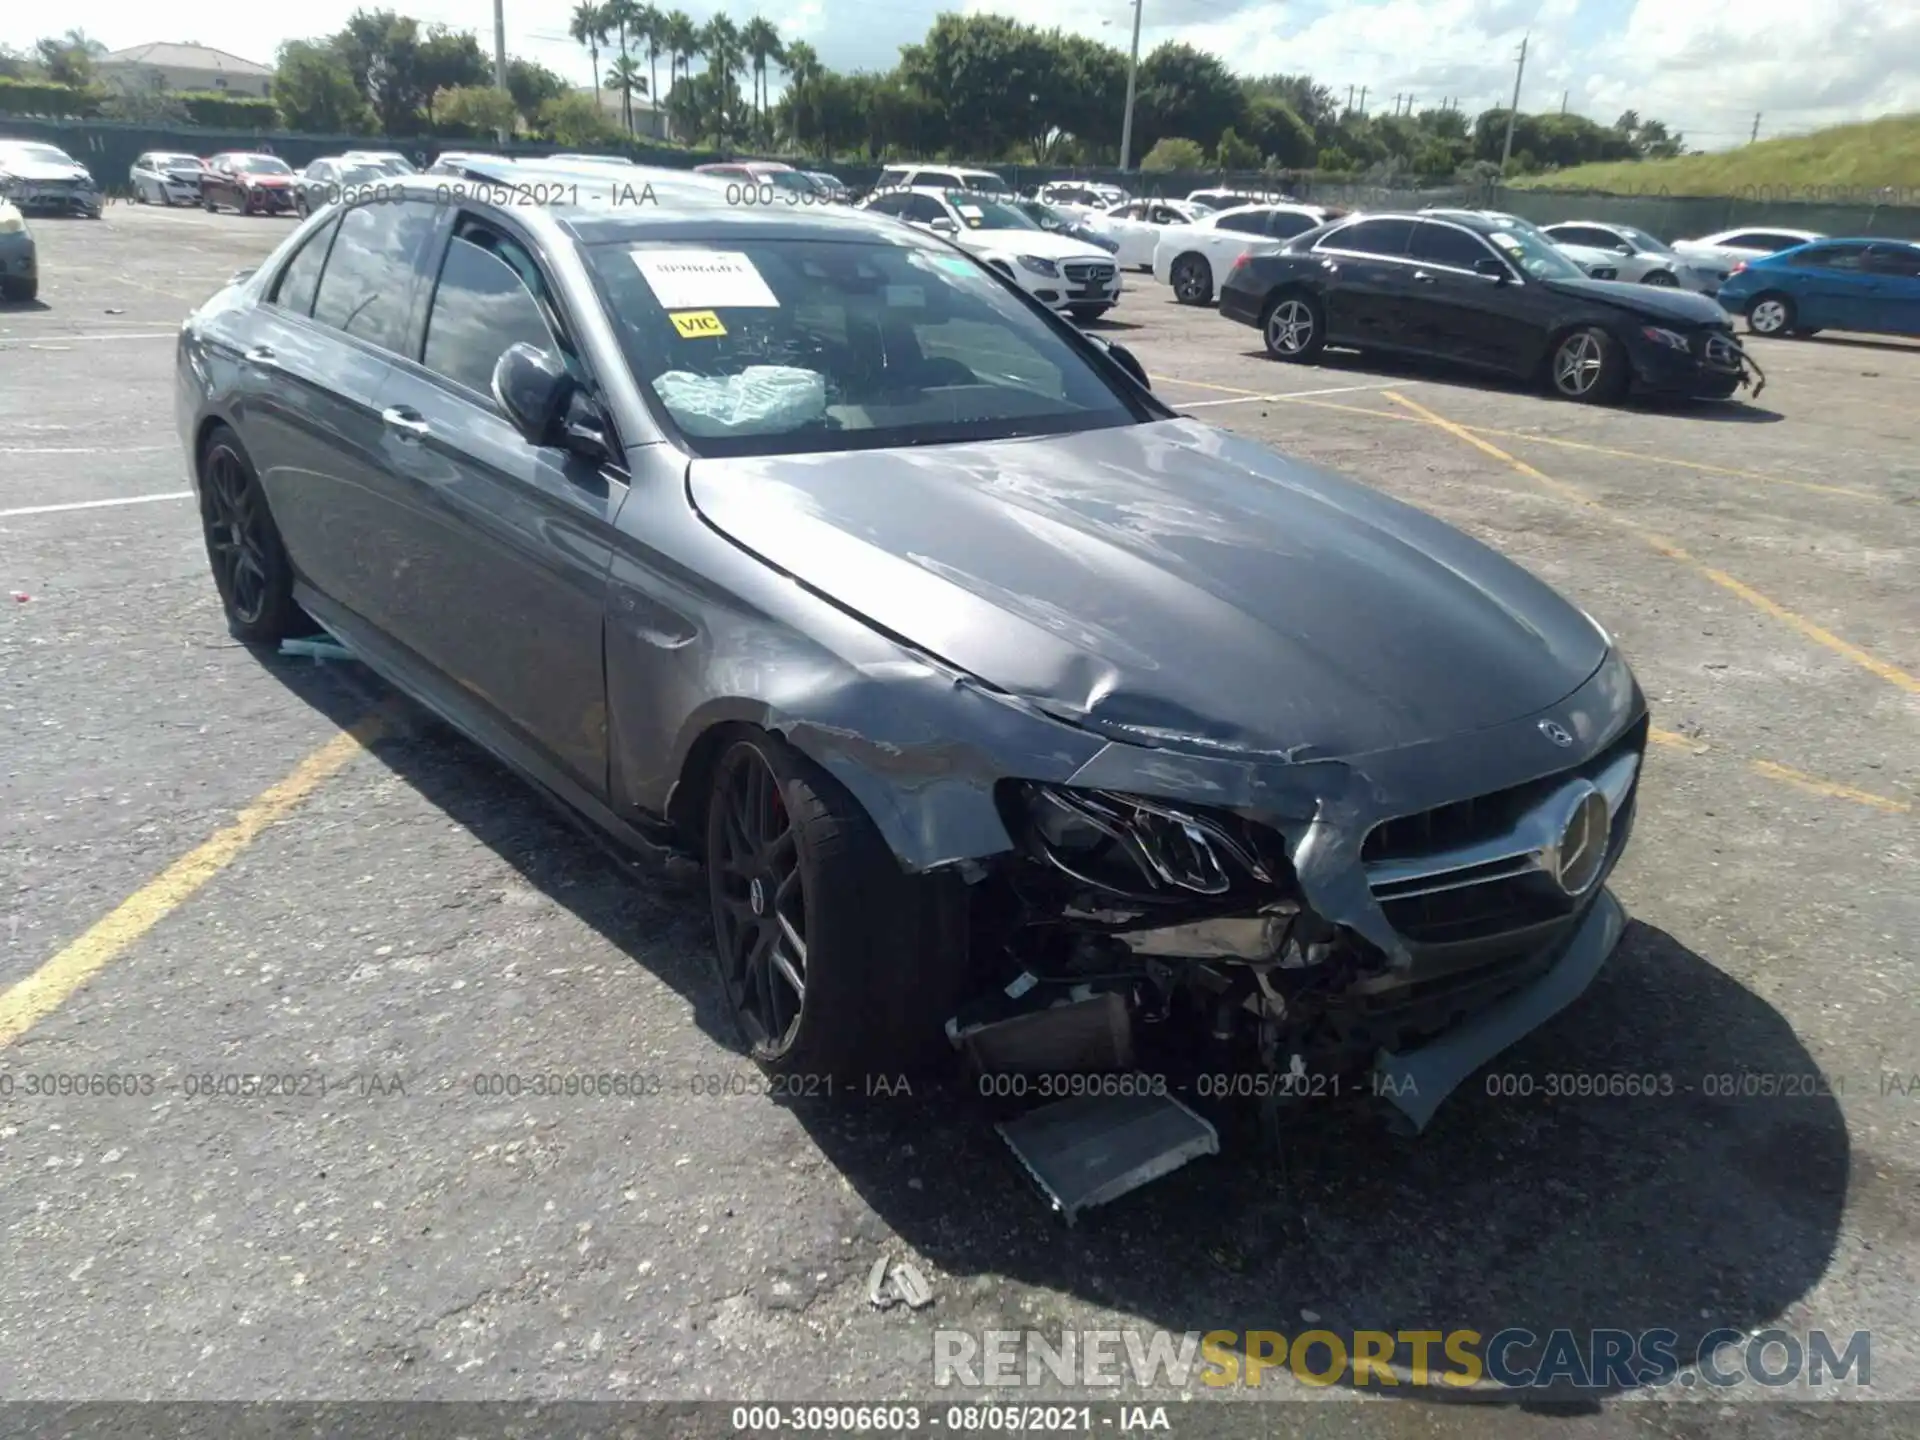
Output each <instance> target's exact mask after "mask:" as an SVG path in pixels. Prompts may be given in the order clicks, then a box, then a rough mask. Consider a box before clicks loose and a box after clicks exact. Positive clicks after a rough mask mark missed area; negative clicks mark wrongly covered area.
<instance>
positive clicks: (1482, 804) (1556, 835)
mask: <svg viewBox="0 0 1920 1440" xmlns="http://www.w3.org/2000/svg"><path fill="white" fill-rule="evenodd" d="M1644 744H1645V727H1644V726H1639V727H1636V728H1635V729H1634V730H1633V731H1631V732H1629V733H1628V734H1627V735H1625V736H1623V737H1622V738H1621V739H1620V740H1619V741H1617V742H1616V743H1615V744H1613V745H1612V746H1610V747H1608V749H1607V750H1605V751H1603V752H1602V753H1601V754H1600V755H1598V756H1596V757H1595V758H1594V759H1593V760H1591V761H1589V762H1588V763H1587V764H1585V765H1582V766H1580V767H1579V768H1577V769H1574V770H1568V771H1562V772H1560V773H1558V774H1554V775H1549V776H1546V777H1544V778H1542V779H1540V780H1536V781H1531V782H1529V783H1528V784H1525V785H1520V786H1515V787H1513V788H1512V789H1509V790H1503V791H1498V792H1496V793H1494V794H1491V795H1482V796H1476V797H1474V798H1472V799H1469V800H1463V801H1458V802H1456V803H1454V804H1451V805H1443V806H1440V807H1439V808H1437V809H1434V810H1428V811H1423V812H1421V813H1419V814H1415V815H1407V816H1401V817H1399V818H1396V819H1393V820H1388V821H1385V822H1383V823H1382V824H1380V825H1378V826H1375V827H1374V829H1373V831H1372V832H1371V833H1370V834H1369V835H1368V837H1367V841H1366V845H1365V847H1364V849H1363V850H1362V859H1363V861H1364V862H1365V865H1366V872H1367V883H1368V885H1369V886H1370V888H1371V889H1372V891H1373V895H1374V898H1375V899H1376V900H1377V901H1378V902H1379V903H1380V906H1381V908H1382V909H1383V910H1384V911H1385V912H1386V915H1387V918H1388V920H1389V921H1390V922H1391V923H1392V924H1393V927H1394V928H1395V929H1396V930H1398V931H1399V932H1400V933H1401V934H1402V935H1404V936H1406V937H1407V939H1408V940H1410V941H1413V942H1415V943H1416V944H1429V945H1444V944H1449V943H1453V942H1459V941H1467V940H1487V939H1491V938H1494V937H1497V936H1499V935H1502V934H1507V933H1510V932H1515V931H1521V930H1525V929H1527V928H1529V927H1531V926H1535V925H1540V924H1545V923H1549V922H1551V921H1553V920H1555V919H1558V918H1562V917H1564V916H1565V915H1567V914H1568V913H1569V912H1570V909H1571V908H1572V907H1574V906H1576V905H1577V904H1578V903H1579V901H1580V900H1582V899H1584V898H1585V896H1586V895H1587V894H1589V893H1591V891H1590V890H1579V891H1577V892H1569V891H1568V890H1565V889H1562V888H1561V887H1560V886H1559V885H1557V884H1556V883H1555V876H1556V875H1557V874H1559V873H1560V866H1561V862H1562V858H1563V854H1562V850H1561V845H1562V842H1563V840H1564V839H1566V837H1567V835H1568V834H1569V833H1571V832H1569V831H1568V830H1567V826H1568V825H1569V823H1570V820H1571V818H1572V815H1573V814H1574V812H1575V811H1576V810H1577V808H1578V806H1579V805H1580V804H1581V803H1582V798H1583V797H1585V796H1587V795H1589V794H1590V793H1591V792H1594V791H1597V792H1599V794H1600V795H1601V796H1602V797H1604V799H1605V801H1606V813H1607V817H1608V834H1607V839H1606V858H1607V861H1609V862H1610V861H1611V859H1612V857H1613V854H1614V852H1615V851H1617V849H1618V847H1619V845H1620V844H1621V843H1622V840H1623V838H1624V836H1625V833H1626V830H1625V827H1626V825H1627V823H1628V821H1629V820H1630V816H1631V811H1632V801H1633V795H1634V787H1635V783H1636V781H1637V780H1638V778H1639V771H1640V759H1641V752H1642V749H1643V748H1644ZM1602 868H1604V866H1603V867H1602Z"/></svg>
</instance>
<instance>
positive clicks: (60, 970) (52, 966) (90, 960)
mask: <svg viewBox="0 0 1920 1440" xmlns="http://www.w3.org/2000/svg"><path fill="white" fill-rule="evenodd" d="M384 728H385V717H383V716H380V715H372V716H369V717H367V718H366V719H364V720H362V721H361V722H360V723H359V724H357V725H355V726H354V727H353V728H352V729H351V730H348V731H345V732H343V733H342V734H339V735H336V736H334V737H333V739H331V740H329V741H328V742H327V743H326V744H324V745H322V746H321V747H320V748H319V749H318V750H315V751H314V752H313V753H312V754H310V755H308V756H307V758H306V759H304V760H302V761H301V762H300V763H299V764H298V765H296V766H294V767H293V770H292V771H291V772H290V773H289V774H288V775H287V777H286V778H285V779H284V780H281V781H280V782H279V783H278V784H276V785H273V786H271V787H270V788H268V789H266V790H264V791H262V792H261V793H260V795H259V796H258V797H256V798H255V799H254V800H253V801H252V803H250V804H249V805H248V806H247V807H246V808H245V809H244V810H242V811H241V812H240V813H239V814H238V815H237V816H235V817H234V821H233V823H232V824H231V825H228V826H226V827H225V828H224V829H221V830H217V831H215V832H214V833H213V835H212V836H210V837H209V838H208V839H207V840H206V841H205V842H204V843H202V844H201V845H199V846H198V847H197V848H195V849H193V850H190V851H188V852H187V853H186V854H185V855H182V856H181V857H180V858H179V859H178V860H176V861H174V862H173V864H171V865H169V866H168V867H167V868H166V869H165V870H162V871H161V872H160V873H159V874H158V875H156V876H154V877H153V879H151V880H149V881H148V882H147V883H146V884H145V885H142V886H141V887H140V888H139V889H138V890H136V891H134V892H133V894H131V895H129V896H128V897H127V898H126V899H125V900H123V901H121V902H120V904H119V906H118V907H116V908H115V909H114V910H113V911H112V912H111V913H110V914H108V915H107V916H106V917H105V918H104V919H101V920H100V921H98V922H96V923H95V924H94V925H93V927H92V928H91V929H89V930H88V931H87V932H86V933H85V934H84V935H82V936H80V938H79V939H77V940H75V941H74V942H73V943H72V944H71V945H69V946H67V947H66V949H64V950H62V951H61V952H60V953H59V954H58V955H55V956H54V957H53V958H52V959H51V960H49V961H47V962H46V964H44V965H42V966H41V967H40V968H39V969H38V970H35V971H34V972H33V973H32V974H31V975H29V976H27V978H26V979H24V980H22V981H20V982H19V983H18V984H16V985H14V986H12V987H10V988H9V989H7V990H6V991H5V992H3V993H0V1047H4V1046H7V1045H11V1044H12V1043H13V1042H14V1041H15V1040H18V1039H19V1038H20V1037H21V1036H22V1035H24V1034H26V1032H27V1031H29V1030H31V1029H32V1028H33V1027H34V1026H35V1025H37V1024H39V1023H40V1022H41V1021H42V1020H44V1019H46V1018H47V1016H49V1015H51V1014H52V1013H53V1012H54V1011H55V1010H57V1009H59V1008H60V1006H61V1005H63V1004H64V1003H65V1002H66V1001H67V1000H68V999H70V998H71V997H72V996H73V995H74V994H75V993H76V992H77V991H79V990H80V989H82V988H83V987H84V986H85V985H86V983H87V982H88V981H89V980H91V979H92V978H93V977H94V976H95V975H98V974H99V973H100V972H101V971H102V970H103V969H105V968H106V967H107V966H108V965H109V964H111V963H112V962H113V960H114V959H115V958H117V957H118V956H119V955H120V954H121V953H122V952H123V951H124V950H126V948H127V947H128V946H129V945H131V944H133V943H134V941H136V940H138V939H139V938H140V937H141V936H142V935H145V934H146V933H147V932H148V931H149V930H151V929H152V928H153V927H154V926H155V925H157V924H159V923H160V922H161V921H162V920H164V919H165V918H166V917H167V916H168V915H170V914H171V913H173V911H175V910H176V909H178V908H179V907H180V906H181V905H182V904H183V903H185V902H186V901H187V900H188V899H190V898H191V897H192V896H193V894H194V893H195V892H196V891H197V890H199V889H200V887H201V886H203V885H205V884H206V883H207V882H208V881H209V880H211V879H213V877H214V876H216V875H218V874H219V873H220V872H221V871H222V870H224V869H226V868H227V866H229V865H231V864H232V863H233V861H234V860H235V859H236V858H237V857H238V856H239V855H240V853H241V852H242V851H243V850H245V849H246V848H247V846H249V845H250V844H252V843H253V841H254V840H255V839H257V838H258V837H259V835H260V833H261V832H262V831H263V830H265V829H266V828H267V827H268V826H269V825H272V824H273V823H274V822H275V821H278V820H282V819H285V818H286V816H287V815H289V814H291V813H292V812H293V810H294V809H295V808H297V807H298V806H299V805H300V803H301V802H302V801H304V800H305V799H306V798H307V797H308V796H309V795H311V794H312V793H313V792H314V791H315V790H316V789H318V788H319V786H320V785H321V783H322V782H324V781H325V780H327V779H328V778H329V777H330V776H332V775H335V774H337V773H338V772H339V771H340V769H341V768H342V767H343V766H345V765H346V763H347V762H348V761H349V760H351V759H352V758H353V757H354V756H355V755H358V754H359V753H360V752H361V750H362V749H363V748H364V747H366V746H368V745H370V744H372V743H373V742H374V741H375V740H376V739H377V738H379V736H380V734H381V732H382V731H383V730H384Z"/></svg>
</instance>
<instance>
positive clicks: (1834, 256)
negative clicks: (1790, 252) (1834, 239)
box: [1789, 245, 1867, 270]
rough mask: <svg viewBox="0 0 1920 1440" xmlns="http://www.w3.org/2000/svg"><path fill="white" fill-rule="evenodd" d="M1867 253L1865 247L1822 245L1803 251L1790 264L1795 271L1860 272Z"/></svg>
mask: <svg viewBox="0 0 1920 1440" xmlns="http://www.w3.org/2000/svg"><path fill="white" fill-rule="evenodd" d="M1866 253H1867V251H1866V247H1865V246H1864V245H1822V246H1819V247H1818V248H1816V249H1813V250H1802V251H1801V252H1800V253H1799V254H1798V255H1796V256H1794V257H1793V259H1792V261H1791V262H1789V263H1791V264H1792V265H1793V267H1794V268H1795V269H1800V268H1802V267H1805V268H1807V269H1812V270H1858V269H1859V268H1860V262H1861V260H1862V259H1863V258H1864V257H1865V255H1866Z"/></svg>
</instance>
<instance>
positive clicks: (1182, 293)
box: [1167, 255, 1213, 305]
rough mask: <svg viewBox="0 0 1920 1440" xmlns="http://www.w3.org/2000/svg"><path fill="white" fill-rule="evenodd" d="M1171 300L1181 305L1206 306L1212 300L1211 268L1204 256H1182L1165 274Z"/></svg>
mask: <svg viewBox="0 0 1920 1440" xmlns="http://www.w3.org/2000/svg"><path fill="white" fill-rule="evenodd" d="M1167 279H1168V281H1169V282H1170V283H1171V284H1172V286H1173V298H1174V299H1176V300H1178V301H1179V302H1180V303H1181V304H1182V305H1206V304H1209V303H1210V302H1211V301H1212V300H1213V267H1212V266H1211V265H1209V264H1207V258H1206V256H1204V255H1182V256H1181V257H1180V258H1179V259H1178V260H1175V261H1174V262H1173V268H1172V269H1171V270H1169V271H1168V272H1167Z"/></svg>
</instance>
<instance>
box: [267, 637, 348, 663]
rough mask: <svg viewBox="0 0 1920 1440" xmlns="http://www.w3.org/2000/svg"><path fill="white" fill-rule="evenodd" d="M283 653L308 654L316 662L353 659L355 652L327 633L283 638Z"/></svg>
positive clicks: (281, 648)
mask: <svg viewBox="0 0 1920 1440" xmlns="http://www.w3.org/2000/svg"><path fill="white" fill-rule="evenodd" d="M280 653H281V654H282V655H306V656H310V657H311V658H312V659H313V660H314V661H315V662H316V663H317V662H319V661H322V660H351V659H353V658H354V654H353V652H352V651H351V650H349V649H347V647H346V646H344V645H342V644H341V643H340V642H339V641H338V640H334V639H332V638H330V637H328V636H325V635H316V636H313V637H312V638H310V639H306V640H282V641H281V642H280Z"/></svg>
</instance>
